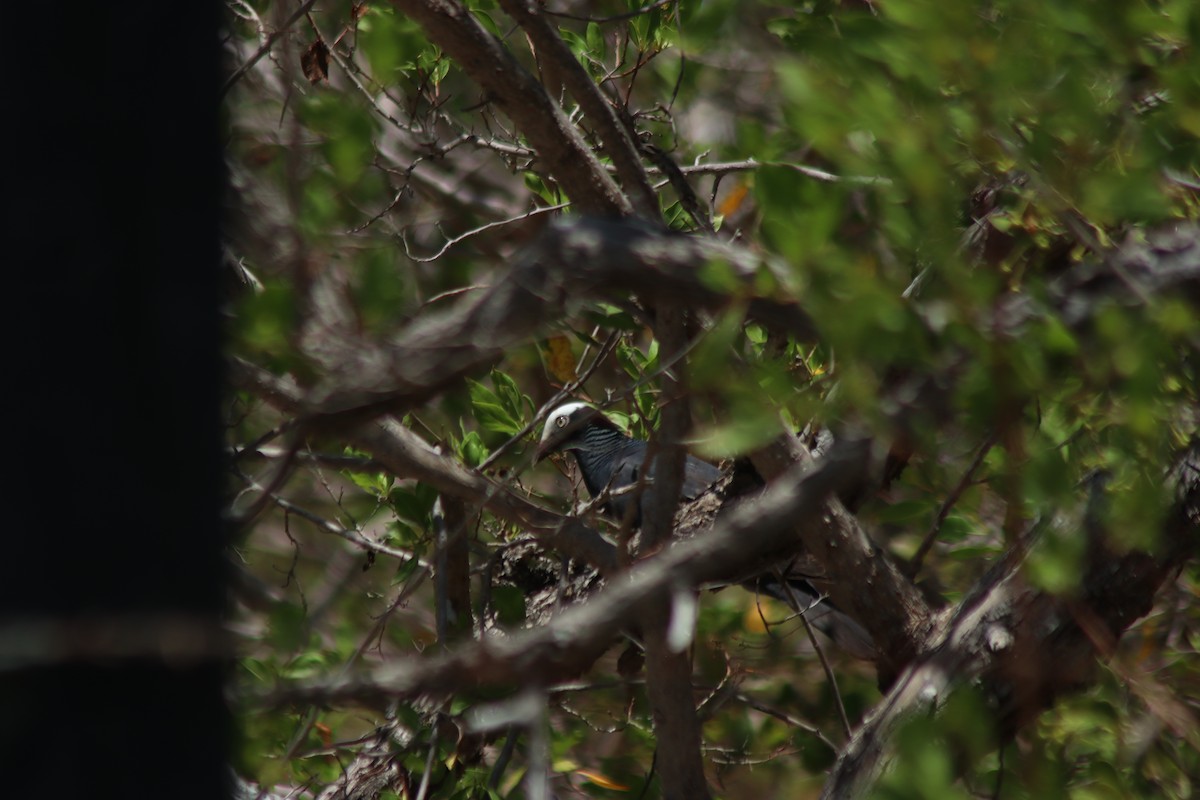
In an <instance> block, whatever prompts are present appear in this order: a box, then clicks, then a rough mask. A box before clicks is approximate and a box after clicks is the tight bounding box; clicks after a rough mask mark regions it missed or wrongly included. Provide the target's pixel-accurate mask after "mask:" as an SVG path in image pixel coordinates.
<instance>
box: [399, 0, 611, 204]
mask: <svg viewBox="0 0 1200 800" xmlns="http://www.w3.org/2000/svg"><path fill="white" fill-rule="evenodd" d="M392 4H393V5H395V6H396V8H398V9H400V10H401V11H402V12H404V13H405V14H407V15H408V16H410V17H412V18H413V19H414V20H416V21H417V22H418V23H419V24H420V25H421V27H423V28H424V29H425V31H426V33H428V34H429V38H430V39H432V40H433V41H434V42H436V43H437V45H438V46H439V47H441V48H442V49H443V50H445V51H446V54H447V55H448V56H449V57H450V58H452V59H453V60H454V62H455V63H456V64H457V65H458V66H460V67H461V68H462V70H463V71H464V72H465V73H466V74H467V75H469V76H470V77H471V79H472V80H474V81H475V82H476V83H477V84H479V86H480V87H481V88H482V89H483V90H484V91H485V92H486V93H487V95H488V97H489V99H490V100H492V101H493V102H494V103H495V104H496V105H497V106H499V107H500V108H501V109H503V110H504V113H506V114H507V115H508V116H509V118H510V119H512V120H513V122H515V123H516V125H517V127H518V128H520V129H521V131H522V132H523V133H524V134H525V136H526V137H527V138H528V139H529V143H530V144H531V145H532V146H533V149H534V150H536V151H537V153H538V157H539V158H540V159H541V161H542V162H543V163H544V164H545V167H546V170H547V171H548V172H549V173H550V174H551V175H553V176H554V178H555V180H556V181H558V183H559V184H560V185H561V186H562V187H563V189H565V190H566V193H567V194H568V195H569V196H570V198H571V200H572V202H574V203H575V205H576V206H577V207H578V208H579V209H580V210H582V211H584V212H585V213H589V214H603V215H610V216H611V215H616V216H629V215H630V214H632V213H633V206H632V205H631V204H630V202H629V199H628V198H627V197H625V195H624V194H623V193H622V192H621V190H620V188H619V187H618V186H617V185H616V183H615V182H614V181H613V179H612V178H611V177H610V176H609V175H608V173H607V172H606V171H605V170H604V168H603V167H602V166H601V165H600V162H599V160H598V159H597V158H596V155H595V154H594V153H593V152H592V150H591V148H590V147H589V146H588V144H587V142H585V141H584V140H583V136H582V135H581V134H580V133H579V131H578V130H577V129H576V128H575V126H574V125H572V124H571V122H570V120H568V119H567V117H566V115H564V114H563V112H562V109H560V108H559V107H558V105H557V104H556V103H555V102H554V101H553V100H552V99H551V98H550V96H549V95H548V94H546V90H545V89H543V88H542V85H541V84H540V83H538V81H537V79H536V78H534V77H533V76H532V75H530V74H529V72H528V71H527V70H526V69H525V68H524V67H522V66H521V65H520V63H518V62H517V60H516V58H514V57H513V54H512V53H510V52H509V51H508V50H507V48H505V47H504V45H503V44H502V43H501V42H500V41H498V40H497V39H496V37H494V36H492V34H490V33H489V32H488V31H487V30H485V29H484V27H483V26H482V25H480V24H479V21H478V20H476V19H475V17H474V16H472V14H471V12H470V10H468V9H467V8H466V6H464V5H462V4H461V3H459V2H456V0H392Z"/></svg>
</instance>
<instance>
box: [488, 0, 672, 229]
mask: <svg viewBox="0 0 1200 800" xmlns="http://www.w3.org/2000/svg"><path fill="white" fill-rule="evenodd" d="M500 7H501V8H503V9H504V10H505V11H506V12H508V15H509V16H510V17H512V18H513V19H514V20H516V22H517V24H518V25H520V26H521V27H522V28H523V29H524V30H525V33H526V34H528V36H529V39H530V41H531V42H532V43H533V45H534V46H535V47H536V48H537V51H538V54H539V55H540V56H543V57H546V58H549V59H552V60H553V61H554V65H555V67H557V69H558V72H559V74H561V75H562V78H563V82H564V83H565V84H566V87H567V89H569V90H570V92H571V94H573V95H574V96H575V99H576V100H577V101H578V102H579V106H580V108H582V109H583V113H584V114H585V115H586V116H587V118H588V119H590V120H591V122H592V124H593V125H595V126H596V130H597V132H598V133H599V134H600V141H601V146H602V147H603V148H604V151H605V152H606V153H608V156H609V158H611V159H612V162H613V166H614V167H615V168H616V172H617V175H618V176H619V177H620V179H621V184H622V186H623V187H624V189H625V191H626V192H627V193H628V194H629V195H630V196H631V197H632V199H633V206H634V208H635V209H636V210H637V212H638V214H640V215H641V216H642V217H644V218H645V219H646V220H649V221H657V220H659V219H661V214H660V213H659V210H658V197H657V196H656V195H655V194H654V190H653V189H652V188H650V176H649V175H648V174H647V173H646V168H645V167H644V166H643V165H642V162H641V159H639V158H638V148H637V143H636V142H634V140H633V137H632V135H631V132H630V131H629V130H628V129H627V128H626V127H625V126H624V125H623V124H622V123H621V119H620V117H619V116H618V114H617V113H616V111H615V110H614V109H613V107H612V104H611V103H610V102H609V101H608V100H607V99H606V98H605V97H604V95H603V94H601V92H600V88H599V87H598V86H597V85H596V83H595V81H593V80H592V77H591V76H590V75H588V73H587V70H585V69H584V68H583V65H582V64H580V63H579V62H578V61H577V60H576V59H575V55H574V54H573V53H572V52H571V49H570V48H569V47H567V43H566V42H565V41H563V38H562V36H560V35H559V34H558V31H556V30H555V29H554V28H553V27H551V26H550V24H549V23H548V22H547V21H546V18H545V17H543V16H542V13H541V10H540V4H538V3H534V2H530V1H529V0H500Z"/></svg>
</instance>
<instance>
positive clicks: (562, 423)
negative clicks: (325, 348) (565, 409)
mask: <svg viewBox="0 0 1200 800" xmlns="http://www.w3.org/2000/svg"><path fill="white" fill-rule="evenodd" d="M554 424H555V425H557V426H558V427H560V428H565V427H567V418H566V417H559V418H558V419H556V420H555V421H554Z"/></svg>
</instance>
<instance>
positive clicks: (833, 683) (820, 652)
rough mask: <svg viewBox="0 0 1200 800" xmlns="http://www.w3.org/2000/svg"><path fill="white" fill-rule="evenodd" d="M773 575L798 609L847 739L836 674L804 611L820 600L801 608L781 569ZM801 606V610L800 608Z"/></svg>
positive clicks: (847, 725) (847, 721)
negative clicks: (829, 688)
mask: <svg viewBox="0 0 1200 800" xmlns="http://www.w3.org/2000/svg"><path fill="white" fill-rule="evenodd" d="M775 577H776V578H778V579H779V584H780V585H781V586H782V587H783V588H784V591H786V592H787V593H788V597H789V598H791V601H792V606H793V607H794V608H795V609H796V610H797V611H800V621H801V622H802V623H804V630H805V631H806V632H807V633H808V639H809V641H811V642H812V646H813V650H815V651H816V653H817V658H818V659H819V660H820V662H821V669H823V670H825V677H826V678H827V679H828V680H829V685H830V687H831V688H832V689H833V699H834V701H835V705H837V710H838V716H839V717H840V718H841V720H842V729H843V730H844V731H845V733H846V738H847V739H849V738H850V737H851V736H852V735H853V729H852V728H851V727H850V717H849V716H847V714H846V705H845V703H843V702H842V692H841V690H839V689H838V682H837V676H836V675H834V674H833V668H832V667H830V666H829V661H828V659H826V658H825V650H824V648H822V647H821V643H820V642H819V641H817V634H816V632H815V631H814V630H813V627H812V623H811V622H809V621H808V614H806V613H804V612H805V611H808V610H809V609H811V608H813V607H815V606H816V605H817V604H818V603H819V602H820V601H819V600H818V601H817V602H815V603H813V604H812V605H810V606H808V607H807V608H803V604H802V603H801V602H800V598H799V597H798V596H797V595H796V591H795V589H793V588H792V585H791V584H790V583H788V582H787V578H786V577H784V575H783V571H782V570H776V571H775ZM802 608H803V610H801V609H802Z"/></svg>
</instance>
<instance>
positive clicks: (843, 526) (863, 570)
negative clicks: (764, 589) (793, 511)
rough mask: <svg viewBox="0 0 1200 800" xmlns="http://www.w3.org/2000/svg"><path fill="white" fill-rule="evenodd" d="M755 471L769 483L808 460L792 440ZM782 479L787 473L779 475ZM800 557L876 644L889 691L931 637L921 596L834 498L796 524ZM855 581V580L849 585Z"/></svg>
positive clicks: (756, 459) (783, 440)
mask: <svg viewBox="0 0 1200 800" xmlns="http://www.w3.org/2000/svg"><path fill="white" fill-rule="evenodd" d="M751 461H752V462H753V463H754V467H755V469H757V470H758V472H759V474H760V475H762V477H763V478H764V479H765V480H768V481H770V480H772V479H773V478H775V476H776V475H779V474H780V473H781V472H782V471H783V470H786V469H794V467H790V466H789V465H790V464H806V463H809V462H811V461H812V456H811V455H809V453H808V451H807V450H806V449H805V448H804V446H803V445H802V444H801V443H800V441H799V440H798V439H797V438H796V437H795V436H792V435H790V434H785V435H784V436H782V437H780V438H779V439H777V440H776V441H775V442H773V443H772V444H771V445H769V446H767V447H765V448H763V449H762V450H760V451H759V452H757V453H754V454H752V455H751ZM783 474H786V473H783ZM794 522H795V531H796V537H797V538H798V539H799V541H800V543H801V544H802V545H803V548H804V551H805V552H806V553H807V554H808V555H809V556H811V557H813V558H814V559H815V560H816V561H817V562H819V563H820V564H821V565H822V566H823V567H824V569H825V572H826V574H828V575H830V576H832V579H831V580H829V581H820V580H817V581H814V583H816V584H817V585H819V586H820V588H821V589H822V590H824V591H827V592H828V593H829V595H830V597H831V598H832V599H833V602H834V603H835V604H837V606H838V607H839V608H840V609H842V610H843V611H845V612H846V613H847V614H849V615H850V616H851V617H853V618H854V619H855V620H856V621H858V623H859V624H861V625H862V626H863V627H864V628H866V629H867V631H868V632H870V634H871V638H872V639H873V640H874V641H875V644H876V648H877V656H878V661H877V663H878V666H879V679H880V682H881V683H882V684H883V685H888V684H890V683H891V680H892V679H893V678H894V677H895V675H896V674H897V673H898V672H899V670H900V669H901V668H902V667H903V666H904V665H905V664H907V663H908V662H909V660H911V659H912V658H913V656H915V655H916V654H917V652H918V651H919V649H920V647H921V644H922V642H923V641H924V639H925V636H926V635H927V634H928V633H929V626H930V624H931V612H930V609H929V606H928V605H927V604H926V602H925V600H924V598H923V597H922V596H921V593H920V591H919V590H918V589H917V587H916V586H915V585H913V582H912V581H911V580H909V578H908V577H907V576H906V575H905V574H904V572H903V570H901V569H900V566H899V565H898V564H897V563H896V562H895V561H894V559H892V557H891V556H890V555H888V553H887V552H886V551H884V550H883V549H881V548H880V547H879V546H878V545H876V544H875V543H874V542H872V541H871V538H870V537H869V536H868V535H867V534H866V532H865V531H864V530H863V529H862V527H861V526H860V525H859V524H858V520H857V519H855V517H854V515H853V514H851V513H850V512H848V511H847V510H846V509H845V507H844V506H843V505H842V503H841V501H840V500H838V499H837V498H836V497H830V498H827V499H826V500H825V502H824V503H823V504H822V507H821V510H820V512H819V513H817V514H813V515H811V516H807V517H797V518H796V519H795V521H794ZM849 576H854V577H853V580H848V579H847V578H848V577H849Z"/></svg>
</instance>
